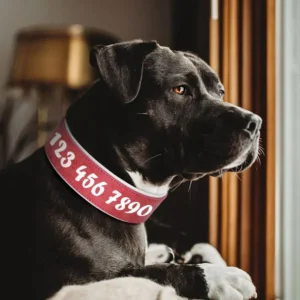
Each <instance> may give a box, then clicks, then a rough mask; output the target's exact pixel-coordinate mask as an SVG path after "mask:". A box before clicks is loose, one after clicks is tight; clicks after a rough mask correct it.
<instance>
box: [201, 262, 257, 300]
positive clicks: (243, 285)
mask: <svg viewBox="0 0 300 300" xmlns="http://www.w3.org/2000/svg"><path fill="white" fill-rule="evenodd" d="M198 266H199V267H201V268H202V269H203V270H204V276H205V279H206V282H207V285H208V289H209V293H208V298H209V299H214V300H219V299H220V300H248V299H251V298H257V293H256V288H255V286H254V285H253V283H252V280H251V277H250V276H249V275H248V274H247V273H246V272H244V271H243V270H241V269H239V268H235V267H224V266H219V265H214V264H206V263H205V264H199V265H198Z"/></svg>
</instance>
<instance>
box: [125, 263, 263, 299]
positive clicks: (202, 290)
mask: <svg viewBox="0 0 300 300" xmlns="http://www.w3.org/2000/svg"><path fill="white" fill-rule="evenodd" d="M119 275H120V276H134V277H144V278H149V279H151V280H153V281H156V282H157V283H159V284H162V285H171V286H173V287H174V288H175V289H176V291H177V293H178V294H179V295H180V296H183V297H187V298H190V299H214V300H218V299H220V300H244V299H251V298H256V296H257V295H256V291H255V286H254V285H253V283H252V281H251V278H250V276H249V275H248V274H247V273H246V272H244V271H242V270H240V269H238V268H235V267H227V266H220V265H213V264H206V263H205V264H198V265H177V264H157V265H149V266H145V267H134V268H128V269H125V270H123V271H122V272H121V273H120V274H119Z"/></svg>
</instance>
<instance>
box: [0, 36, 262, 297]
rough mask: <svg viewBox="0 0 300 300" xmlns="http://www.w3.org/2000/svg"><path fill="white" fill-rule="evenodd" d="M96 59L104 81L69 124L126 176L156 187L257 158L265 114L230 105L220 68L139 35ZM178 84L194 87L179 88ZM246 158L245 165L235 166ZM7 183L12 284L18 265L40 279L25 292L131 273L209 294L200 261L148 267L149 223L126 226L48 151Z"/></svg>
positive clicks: (8, 173)
mask: <svg viewBox="0 0 300 300" xmlns="http://www.w3.org/2000/svg"><path fill="white" fill-rule="evenodd" d="M91 63H92V64H93V65H94V66H96V67H97V68H98V71H99V76H100V80H99V81H98V82H96V83H95V84H94V85H93V86H92V87H91V89H89V90H88V91H87V92H86V93H85V94H84V95H83V96H82V97H81V98H80V99H78V101H77V102H76V103H75V104H73V105H72V106H71V107H70V108H69V110H68V112H67V116H66V118H67V122H68V124H69V127H70V130H71V132H72V133H73V135H74V136H75V138H76V139H77V140H78V141H79V143H80V144H81V145H82V146H83V147H84V148H85V149H86V150H87V151H88V152H89V153H90V154H91V155H92V156H93V157H94V158H95V159H97V160H98V161H100V162H101V163H102V164H103V165H105V166H106V167H107V168H108V169H110V170H111V171H112V172H114V173H115V174H116V175H117V176H119V177H120V178H122V179H124V180H126V181H128V182H129V183H132V181H131V179H130V177H129V175H128V173H127V172H126V170H131V171H136V172H140V173H141V174H142V175H143V177H144V179H145V180H148V181H149V182H151V183H152V184H163V183H164V182H166V181H167V180H168V179H169V178H173V180H172V185H175V184H176V183H178V182H179V181H181V180H191V179H197V178H200V177H203V176H205V175H208V174H211V175H219V174H220V173H222V172H225V171H236V170H242V169H245V168H247V167H249V166H250V165H251V164H252V163H253V161H254V160H255V159H256V156H257V148H258V139H259V129H260V126H261V119H260V118H259V117H258V116H256V115H254V114H252V113H250V112H248V111H245V110H244V111H242V110H240V109H238V108H237V107H235V106H233V105H230V104H228V103H224V102H223V101H222V95H223V86H222V84H221V83H220V81H219V79H218V77H217V75H216V74H215V73H214V72H213V71H212V69H211V68H210V67H209V66H208V65H207V64H206V63H205V62H203V61H202V60H201V59H200V58H198V57H196V56H195V55H193V54H190V53H184V52H177V51H172V50H170V49H169V48H165V47H161V46H159V45H158V44H157V43H156V42H142V41H134V42H129V43H120V44H117V45H111V46H105V47H100V46H99V47H96V48H95V49H94V50H93V52H92V54H91ZM177 86H184V87H185V89H186V93H184V95H178V94H176V93H175V92H174V90H173V88H174V87H177ZM158 154H160V155H159V156H157V157H156V158H154V159H149V158H151V157H153V156H156V155H158ZM238 158H241V159H242V161H241V163H240V165H238V166H234V167H233V168H227V166H228V165H229V164H230V163H232V162H234V161H235V160H236V159H238ZM0 184H1V195H6V196H5V202H4V211H5V212H15V213H14V218H13V220H12V223H13V224H14V225H17V226H16V227H13V226H9V227H6V228H5V235H4V236H3V239H4V240H5V241H6V244H5V245H6V246H5V249H6V258H7V260H8V261H9V262H10V267H9V268H8V269H7V270H10V271H7V272H8V273H6V275H7V276H6V279H4V280H3V281H2V283H4V286H5V285H6V284H8V283H9V282H11V281H12V280H15V279H14V277H13V274H11V272H12V270H15V274H16V273H17V274H18V276H19V277H21V278H23V280H24V281H25V280H28V279H29V278H30V280H31V284H29V285H27V286H26V288H25V289H23V290H22V291H16V293H17V292H20V293H22V296H23V298H26V299H27V298H28V299H33V300H35V299H36V300H41V299H46V298H47V297H49V296H51V295H52V294H53V293H55V292H56V291H58V290H59V289H60V288H61V287H62V286H64V285H67V284H83V283H87V282H91V281H99V280H103V279H107V278H113V277H117V276H128V275H132V276H139V277H147V278H151V279H153V280H155V281H156V282H159V283H162V284H171V285H173V286H174V287H175V288H176V290H177V291H178V293H179V294H180V295H183V296H186V297H190V298H206V297H207V292H208V290H207V286H206V281H205V278H204V276H203V272H202V270H201V268H199V267H196V266H194V265H174V264H171V265H168V264H166V265H154V266H146V267H145V266H144V258H145V247H146V243H145V229H144V225H130V224H126V223H122V222H120V221H117V220H115V219H113V218H111V217H109V216H107V215H105V214H104V213H102V212H100V211H98V210H97V209H95V208H94V207H93V206H91V205H90V204H88V203H87V202H86V201H85V200H83V199H82V198H81V197H80V196H78V195H77V194H76V193H75V192H73V191H72V190H71V189H70V188H69V187H68V186H67V185H66V184H65V183H64V181H63V180H62V179H61V178H60V177H59V176H58V175H57V174H56V172H55V171H54V170H53V168H52V167H51V165H50V164H49V162H48V160H47V158H46V156H45V153H44V149H43V148H41V149H39V150H37V151H36V152H35V153H34V154H33V155H32V156H31V157H29V158H28V159H26V160H25V161H23V162H21V163H19V164H16V165H14V166H11V167H10V168H8V169H5V170H2V171H1V172H0ZM20 253H21V254H22V255H20ZM18 254H19V255H18ZM24 263H28V268H27V269H26V268H23V267H22V268H21V266H23V265H24ZM9 272H10V273H9Z"/></svg>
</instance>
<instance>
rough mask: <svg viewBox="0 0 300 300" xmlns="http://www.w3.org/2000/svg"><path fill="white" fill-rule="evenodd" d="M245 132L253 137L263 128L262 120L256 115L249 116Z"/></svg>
mask: <svg viewBox="0 0 300 300" xmlns="http://www.w3.org/2000/svg"><path fill="white" fill-rule="evenodd" d="M247 119H248V120H247V123H246V127H245V130H246V131H247V132H249V134H250V136H251V137H253V136H254V135H256V134H257V132H258V131H259V130H260V128H261V124H262V119H261V117H259V116H258V115H256V114H249V116H248V118H247Z"/></svg>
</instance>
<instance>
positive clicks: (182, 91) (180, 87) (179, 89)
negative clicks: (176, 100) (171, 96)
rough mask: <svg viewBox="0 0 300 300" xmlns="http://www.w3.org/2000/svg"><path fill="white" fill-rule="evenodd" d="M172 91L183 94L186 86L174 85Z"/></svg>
mask: <svg viewBox="0 0 300 300" xmlns="http://www.w3.org/2000/svg"><path fill="white" fill-rule="evenodd" d="M173 91H174V92H175V93H176V94H178V95H183V94H184V93H185V92H186V87H185V86H183V85H180V86H176V87H174V88H173Z"/></svg>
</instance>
